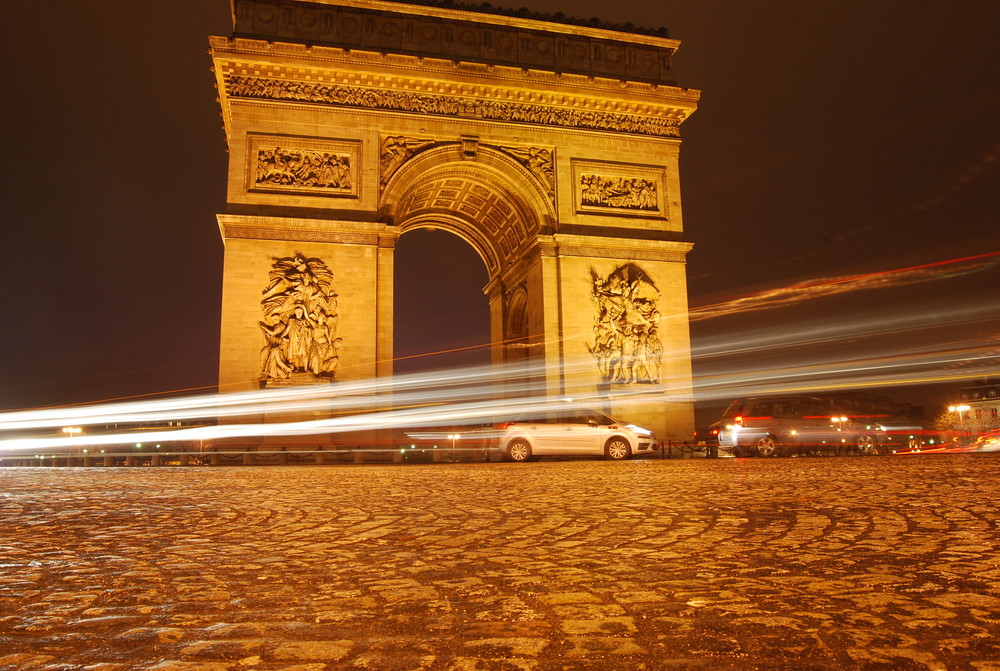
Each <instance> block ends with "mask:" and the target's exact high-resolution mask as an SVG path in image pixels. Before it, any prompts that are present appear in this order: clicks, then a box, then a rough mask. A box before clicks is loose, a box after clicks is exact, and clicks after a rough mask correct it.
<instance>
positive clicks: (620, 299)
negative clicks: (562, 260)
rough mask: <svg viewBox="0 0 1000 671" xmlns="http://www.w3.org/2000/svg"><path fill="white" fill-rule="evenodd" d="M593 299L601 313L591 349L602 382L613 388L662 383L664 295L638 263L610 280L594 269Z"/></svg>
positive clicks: (621, 269)
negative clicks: (659, 306)
mask: <svg viewBox="0 0 1000 671" xmlns="http://www.w3.org/2000/svg"><path fill="white" fill-rule="evenodd" d="M590 279H591V283H592V290H591V297H592V298H593V301H594V305H595V307H596V308H597V315H596V317H595V318H594V341H593V342H594V344H593V345H588V348H589V349H590V353H591V354H592V355H593V357H594V359H595V361H596V362H597V367H598V369H599V370H600V371H601V376H602V377H603V378H604V381H605V382H608V383H611V384H636V383H640V384H642V383H657V382H659V379H660V366H661V363H662V349H663V348H662V345H661V344H660V334H659V323H660V312H659V310H658V309H657V305H656V303H657V301H658V300H659V298H660V291H659V290H658V289H657V288H656V284H654V283H653V280H652V279H651V278H650V277H649V275H647V274H646V271H644V270H643V269H642V268H640V267H639V266H638V265H636V264H634V263H626V264H625V265H622V266H619V267H618V268H616V269H615V270H614V271H613V272H612V273H611V274H609V275H608V276H607V277H601V276H599V275H598V274H597V272H596V271H595V270H594V269H593V268H591V269H590Z"/></svg>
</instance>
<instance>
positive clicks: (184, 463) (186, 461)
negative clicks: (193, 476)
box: [181, 454, 191, 466]
mask: <svg viewBox="0 0 1000 671" xmlns="http://www.w3.org/2000/svg"><path fill="white" fill-rule="evenodd" d="M190 463H191V457H190V456H188V455H186V454H182V455H181V466H188V465H190Z"/></svg>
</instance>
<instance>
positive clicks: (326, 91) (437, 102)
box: [226, 74, 680, 137]
mask: <svg viewBox="0 0 1000 671" xmlns="http://www.w3.org/2000/svg"><path fill="white" fill-rule="evenodd" d="M226 91H227V93H228V94H229V95H231V96H233V97H236V98H250V99H261V100H287V101H295V102H313V103H323V104H327V105H340V106H345V107H360V108H365V109H383V110H391V111H397V112H400V111H401V112H415V113H417V114H427V115H433V116H452V117H461V118H479V119H488V120H493V121H505V122H514V123H533V124H544V125H546V126H561V127H564V128H583V129H591V130H609V131H616V132H620V133H634V134H638V135H652V136H657V137H680V128H679V123H680V122H679V121H678V120H677V119H672V118H666V117H665V116H662V115H661V116H652V115H651V116H642V115H638V114H629V113H624V112H608V111H603V110H593V109H579V108H575V107H560V106H558V105H555V104H553V105H541V104H537V103H527V102H519V101H512V100H497V99H492V98H488V97H483V96H479V97H476V96H472V95H470V96H468V97H458V96H451V95H442V94H436V93H415V92H411V91H399V90H391V89H374V88H366V87H362V86H349V85H342V84H333V83H326V82H308V81H292V80H286V79H275V78H270V77H256V76H252V75H235V74H234V75H230V76H229V77H228V78H227V79H226Z"/></svg>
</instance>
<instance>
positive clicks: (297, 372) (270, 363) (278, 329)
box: [259, 252, 343, 386]
mask: <svg viewBox="0 0 1000 671" xmlns="http://www.w3.org/2000/svg"><path fill="white" fill-rule="evenodd" d="M260 307H261V313H262V321H260V322H259V325H260V331H261V336H263V338H264V346H263V347H262V348H261V351H260V359H261V370H260V380H261V382H263V383H265V384H266V385H267V386H279V385H282V384H290V383H291V382H292V381H293V380H294V381H295V382H302V381H303V379H302V378H311V379H315V380H321V379H328V380H335V379H336V378H337V369H338V367H339V364H340V349H341V345H342V343H343V341H342V339H341V338H339V337H338V336H337V322H338V320H339V313H338V309H337V293H336V292H335V291H334V289H333V273H332V272H330V269H329V268H327V266H326V264H325V263H324V262H323V261H322V260H320V259H317V258H306V257H305V256H304V255H302V254H301V253H299V252H296V253H295V256H288V257H284V258H275V259H274V263H273V264H272V266H271V272H270V273H269V281H268V284H267V286H266V287H265V288H264V290H263V292H262V298H261V301H260Z"/></svg>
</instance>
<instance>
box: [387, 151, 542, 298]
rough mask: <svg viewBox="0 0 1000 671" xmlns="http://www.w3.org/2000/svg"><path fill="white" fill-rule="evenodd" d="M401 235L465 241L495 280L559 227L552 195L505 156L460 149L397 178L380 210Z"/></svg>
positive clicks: (415, 162) (421, 160) (411, 164)
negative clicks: (438, 233) (444, 234)
mask: <svg viewBox="0 0 1000 671" xmlns="http://www.w3.org/2000/svg"><path fill="white" fill-rule="evenodd" d="M380 210H381V212H382V213H383V216H384V217H385V218H386V221H388V222H390V223H392V224H394V225H396V226H398V227H399V228H400V230H401V231H402V232H404V233H405V232H406V231H407V230H412V229H414V228H426V227H437V228H441V229H444V230H448V231H451V232H452V233H455V234H456V235H458V236H460V237H462V238H463V239H465V240H467V241H468V242H469V243H470V244H471V245H472V246H473V247H474V248H475V249H476V251H477V252H478V253H479V255H480V256H481V257H482V259H483V262H484V263H485V264H486V269H487V272H488V273H489V276H490V278H491V279H492V278H494V277H496V276H497V275H498V274H499V273H500V272H501V271H502V270H503V269H504V268H506V267H507V266H508V265H510V264H511V263H513V262H514V261H516V260H517V259H519V258H520V257H521V256H523V255H524V253H525V252H526V250H527V249H529V248H530V247H531V246H532V245H533V243H534V242H535V240H536V238H537V235H538V233H539V232H540V231H541V230H542V228H543V226H548V225H549V224H550V222H551V221H552V220H553V213H554V208H553V204H552V201H551V195H550V193H549V188H548V186H547V185H546V184H543V183H542V182H541V180H540V179H539V178H537V177H536V176H534V175H532V174H531V173H530V172H529V171H528V170H527V169H525V168H524V167H522V166H521V165H520V164H518V163H517V162H515V161H514V160H511V159H508V158H506V157H505V156H503V155H502V154H500V152H494V151H490V150H486V151H484V150H483V149H482V148H480V149H479V150H478V152H477V154H476V157H475V159H472V160H470V159H468V158H463V155H462V153H461V150H460V147H459V146H458V145H452V146H445V147H439V148H436V149H432V150H429V151H426V152H424V153H421V154H419V155H418V156H416V157H414V158H413V159H411V160H409V161H408V162H407V163H405V164H404V165H403V166H402V167H401V168H400V169H399V171H398V172H397V173H396V174H395V175H393V176H392V178H391V179H390V180H389V181H388V183H387V184H386V186H385V189H384V190H383V193H382V204H381V207H380Z"/></svg>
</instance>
